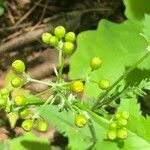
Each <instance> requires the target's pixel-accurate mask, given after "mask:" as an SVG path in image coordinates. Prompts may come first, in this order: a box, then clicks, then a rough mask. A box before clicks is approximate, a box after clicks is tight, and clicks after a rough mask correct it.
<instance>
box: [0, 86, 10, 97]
mask: <svg viewBox="0 0 150 150" xmlns="http://www.w3.org/2000/svg"><path fill="white" fill-rule="evenodd" d="M0 93H1V96H2V97H3V96H8V95H9V91H8V90H7V89H6V88H3V89H2V90H1V92H0Z"/></svg>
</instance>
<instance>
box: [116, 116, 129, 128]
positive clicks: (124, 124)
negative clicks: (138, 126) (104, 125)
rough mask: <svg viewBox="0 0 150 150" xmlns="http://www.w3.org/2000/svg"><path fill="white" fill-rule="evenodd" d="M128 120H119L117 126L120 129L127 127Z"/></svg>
mask: <svg viewBox="0 0 150 150" xmlns="http://www.w3.org/2000/svg"><path fill="white" fill-rule="evenodd" d="M127 123H128V122H127V120H126V119H123V118H119V119H118V120H117V125H118V127H124V126H126V125H127Z"/></svg>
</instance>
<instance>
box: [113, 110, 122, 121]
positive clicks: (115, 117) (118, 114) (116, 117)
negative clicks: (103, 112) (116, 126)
mask: <svg viewBox="0 0 150 150" xmlns="http://www.w3.org/2000/svg"><path fill="white" fill-rule="evenodd" d="M120 117H121V114H120V112H117V113H115V115H114V119H116V120H117V119H119V118H120Z"/></svg>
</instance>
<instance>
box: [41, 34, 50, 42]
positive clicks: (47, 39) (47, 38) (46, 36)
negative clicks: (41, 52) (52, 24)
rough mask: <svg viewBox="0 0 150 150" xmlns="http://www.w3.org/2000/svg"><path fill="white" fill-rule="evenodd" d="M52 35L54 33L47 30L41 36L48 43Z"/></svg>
mask: <svg viewBox="0 0 150 150" xmlns="http://www.w3.org/2000/svg"><path fill="white" fill-rule="evenodd" d="M51 37H52V34H50V33H48V32H45V33H43V34H42V37H41V38H42V41H43V43H45V44H48V43H49V41H50V38H51Z"/></svg>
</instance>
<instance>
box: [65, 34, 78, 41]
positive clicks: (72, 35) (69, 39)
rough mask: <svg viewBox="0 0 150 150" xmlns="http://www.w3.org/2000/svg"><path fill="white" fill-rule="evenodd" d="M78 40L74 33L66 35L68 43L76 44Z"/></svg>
mask: <svg viewBox="0 0 150 150" xmlns="http://www.w3.org/2000/svg"><path fill="white" fill-rule="evenodd" d="M75 40H76V35H75V33H74V32H68V33H66V35H65V41H66V42H74V41H75Z"/></svg>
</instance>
